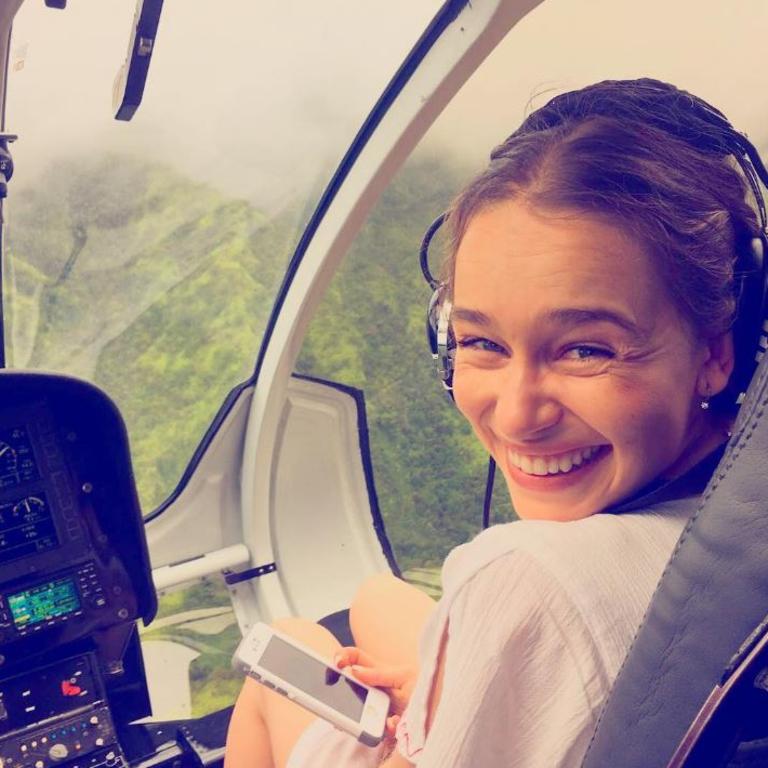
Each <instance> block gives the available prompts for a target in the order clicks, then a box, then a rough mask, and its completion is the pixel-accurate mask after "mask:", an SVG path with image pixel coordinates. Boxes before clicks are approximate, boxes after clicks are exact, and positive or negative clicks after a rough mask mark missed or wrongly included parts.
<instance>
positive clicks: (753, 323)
mask: <svg viewBox="0 0 768 768" xmlns="http://www.w3.org/2000/svg"><path fill="white" fill-rule="evenodd" d="M630 86H631V87H630ZM619 95H620V98H616V97H617V96H619ZM595 117H606V118H611V119H613V120H616V119H618V120H624V121H631V122H637V121H641V122H642V123H644V124H646V125H650V126H652V127H654V128H657V129H658V130H661V131H663V132H664V133H667V134H669V135H671V136H673V137H675V138H677V139H679V140H681V141H683V142H685V143H686V144H688V145H690V146H692V147H693V148H694V149H697V150H698V151H700V152H702V153H704V154H712V155H715V156H718V157H723V158H725V157H727V156H729V155H730V156H732V157H733V158H734V159H735V160H736V162H737V163H738V165H739V167H740V169H741V171H742V173H743V174H744V177H745V178H746V179H747V182H748V184H749V186H750V189H751V191H752V195H753V197H754V200H755V204H756V206H757V211H758V215H759V218H760V235H759V237H756V238H753V239H752V241H751V243H750V247H749V252H747V253H741V252H740V253H739V254H738V257H737V264H736V269H735V272H734V282H735V289H736V295H737V300H738V308H737V316H736V320H735V323H734V332H735V333H736V335H737V336H738V337H739V338H741V336H746V337H747V338H748V344H749V346H750V347H751V348H752V349H754V350H755V360H756V361H758V362H759V360H760V359H761V357H762V356H763V354H764V352H765V350H766V348H768V330H767V329H766V328H765V326H764V321H765V317H766V309H767V308H768V307H767V304H766V296H767V295H768V264H767V262H768V258H766V256H767V255H768V239H767V238H766V229H768V219H767V214H766V206H765V201H764V199H763V195H762V192H761V191H760V183H759V181H762V182H763V184H764V185H766V186H768V171H767V170H766V168H765V165H764V164H763V161H762V160H761V158H760V155H759V153H758V152H757V150H756V149H755V147H754V145H753V144H752V143H751V142H750V141H749V139H748V138H747V137H746V136H745V135H744V134H742V133H739V132H738V131H737V130H736V129H735V128H733V126H732V125H731V124H730V122H729V121H728V119H727V118H726V117H725V115H724V114H723V113H722V112H720V111H719V110H718V109H716V108H715V107H713V106H712V105H711V104H708V103H707V102H706V101H704V100H703V99H700V98H698V97H696V96H693V95H692V94H689V93H687V92H685V91H681V90H678V89H677V88H675V87H674V86H670V85H667V84H666V83H662V82H660V81H658V80H652V79H650V78H644V79H640V80H607V81H604V82H602V83H597V84H596V85H592V86H588V87H586V88H583V89H581V90H579V91H571V92H569V93H564V94H562V95H560V96H556V97H555V98H553V99H551V100H550V101H549V102H547V104H545V105H544V106H543V107H541V108H540V109H538V110H536V111H535V112H533V113H532V114H531V115H529V116H528V117H527V118H526V119H525V121H524V122H523V123H522V125H521V126H520V127H519V128H518V129H517V130H516V131H515V132H514V133H513V134H511V136H510V137H509V138H508V139H507V141H506V142H504V144H502V145H500V146H499V147H497V148H496V149H494V150H493V152H492V153H491V157H490V160H491V165H493V164H494V162H495V161H497V160H498V161H500V160H503V159H504V156H505V147H506V146H507V144H508V142H509V141H511V140H513V139H516V138H522V137H524V136H527V135H529V134H531V133H536V132H539V131H545V130H549V129H551V128H555V127H557V126H559V125H562V124H564V123H567V122H572V121H573V122H583V121H584V120H588V119H590V118H595ZM446 218H447V213H441V214H440V215H439V216H438V217H437V218H436V219H435V220H434V221H433V222H432V224H430V226H429V228H428V229H427V231H426V233H425V235H424V238H423V240H422V243H421V248H420V251H419V256H420V264H421V271H422V273H423V275H424V278H425V279H426V281H427V283H429V285H430V287H431V288H432V290H433V294H432V297H431V299H430V303H429V310H428V312H427V337H428V341H429V345H430V349H431V351H432V356H433V358H434V359H435V360H436V361H437V367H438V375H439V377H440V380H441V381H442V383H443V386H444V387H445V389H446V391H447V392H448V394H449V395H450V396H451V397H453V395H452V386H453V354H454V352H455V346H456V345H455V340H454V339H453V334H452V332H451V330H450V303H449V302H448V288H447V285H446V284H445V283H442V282H440V281H439V280H438V279H437V278H435V277H434V275H433V274H432V272H431V271H430V269H429V246H430V243H431V241H432V239H433V238H434V236H435V235H436V234H437V231H438V230H439V229H440V227H441V226H442V225H443V223H444V222H445V220H446ZM752 370H753V369H752V368H751V367H750V366H746V367H743V369H742V370H737V371H735V372H734V376H733V377H732V378H733V384H734V387H735V390H736V391H735V392H734V393H732V394H733V396H734V399H735V401H736V403H737V404H739V403H740V402H741V400H742V399H743V396H744V393H745V391H746V388H747V386H748V384H749V380H750V379H751V375H752Z"/></svg>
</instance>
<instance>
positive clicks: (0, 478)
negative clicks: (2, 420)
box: [0, 427, 39, 490]
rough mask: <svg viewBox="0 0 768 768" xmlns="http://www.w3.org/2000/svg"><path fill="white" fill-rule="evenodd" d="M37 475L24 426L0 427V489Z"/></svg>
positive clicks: (14, 485)
mask: <svg viewBox="0 0 768 768" xmlns="http://www.w3.org/2000/svg"><path fill="white" fill-rule="evenodd" d="M38 477H39V473H38V471H37V465H36V464H35V457H34V454H33V452H32V445H31V443H30V440H29V435H28V434H27V430H26V429H25V428H24V427H11V428H10V429H0V490H2V489H3V488H14V487H16V486H17V485H22V484H23V483H27V482H29V481H31V480H36V479H37V478H38Z"/></svg>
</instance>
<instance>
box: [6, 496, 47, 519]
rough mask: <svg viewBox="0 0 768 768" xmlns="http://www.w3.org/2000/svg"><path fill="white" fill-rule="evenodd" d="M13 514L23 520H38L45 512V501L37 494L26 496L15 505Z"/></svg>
mask: <svg viewBox="0 0 768 768" xmlns="http://www.w3.org/2000/svg"><path fill="white" fill-rule="evenodd" d="M13 514H14V515H16V516H17V517H18V518H19V519H22V520H35V521H37V520H38V519H39V518H40V517H41V516H42V515H43V514H45V502H44V501H43V500H42V499H41V498H38V497H37V496H26V497H25V498H23V499H22V500H21V501H20V502H18V504H15V505H14V507H13Z"/></svg>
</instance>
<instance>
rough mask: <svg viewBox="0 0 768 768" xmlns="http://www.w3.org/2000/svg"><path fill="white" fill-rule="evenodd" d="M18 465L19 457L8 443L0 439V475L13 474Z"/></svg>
mask: <svg viewBox="0 0 768 768" xmlns="http://www.w3.org/2000/svg"><path fill="white" fill-rule="evenodd" d="M18 466H19V457H18V456H17V455H16V451H14V450H13V448H11V446H10V445H8V443H6V442H3V441H2V440H0V477H4V476H5V475H14V474H16V473H17V469H18Z"/></svg>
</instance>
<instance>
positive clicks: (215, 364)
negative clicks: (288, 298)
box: [4, 157, 511, 714]
mask: <svg viewBox="0 0 768 768" xmlns="http://www.w3.org/2000/svg"><path fill="white" fill-rule="evenodd" d="M462 175H463V172H462V171H461V169H457V168H454V167H452V166H451V165H450V164H447V163H445V162H444V161H441V160H438V159H436V158H426V157H422V158H418V159H416V160H413V161H412V162H411V163H410V164H409V165H408V166H407V167H406V168H405V169H404V170H403V171H402V172H401V173H400V174H399V175H398V177H397V178H396V180H395V181H394V183H393V184H392V185H391V186H390V188H389V189H388V191H387V192H386V194H385V195H384V196H383V199H382V200H381V201H380V203H379V205H378V206H377V207H376V209H375V211H374V213H373V214H372V216H371V217H370V219H369V221H367V222H366V224H365V226H364V228H363V230H362V232H361V234H360V235H359V237H358V238H357V239H356V241H355V243H354V247H353V248H352V251H351V253H350V254H349V256H348V257H347V259H346V260H345V262H344V264H343V265H342V267H341V269H340V270H339V272H338V274H337V276H336V277H335V279H334V280H333V282H332V284H331V286H330V288H329V290H328V292H327V294H326V296H325V298H324V301H323V303H322V305H321V307H320V309H319V311H318V313H317V315H316V316H315V318H314V319H313V322H312V324H311V327H310V329H309V332H308V335H307V338H306V341H305V343H304V346H303V348H302V350H301V353H300V356H299V360H298V363H297V371H298V372H300V373H305V374H311V375H313V376H317V377H320V378H324V379H330V380H334V381H339V382H342V383H345V384H348V385H352V386H355V387H357V388H359V389H361V390H363V392H364V393H365V398H366V405H367V411H368V421H369V430H370V441H371V450H372V459H373V467H374V474H375V481H376V486H377V490H378V497H379V504H380V508H381V511H382V514H383V516H384V519H385V522H386V528H387V533H388V535H389V537H390V540H391V542H392V544H393V546H394V549H395V553H396V555H397V558H398V561H399V563H400V565H401V567H402V568H403V569H404V570H405V569H410V570H408V572H407V575H408V576H409V578H411V579H412V580H413V581H414V583H418V584H419V585H420V586H421V587H422V588H424V589H426V590H427V591H430V592H431V593H433V594H436V593H437V591H438V590H439V580H438V577H437V573H436V566H438V565H439V563H440V562H441V561H442V559H443V558H444V556H445V554H446V552H447V551H448V550H449V549H450V548H451V547H453V546H455V545H456V544H458V543H460V542H462V541H466V540H467V539H468V538H470V537H471V536H473V535H474V533H475V532H476V531H477V529H478V528H479V522H480V509H481V503H482V497H483V493H484V480H485V471H486V457H485V456H484V454H483V452H482V450H480V448H479V447H478V445H477V444H476V441H475V440H474V438H473V437H472V435H471V434H470V432H469V430H468V428H467V426H466V425H465V424H464V422H463V420H462V418H461V417H460V415H459V414H458V413H457V411H456V409H455V408H454V407H453V406H452V405H451V404H450V402H449V400H448V399H447V397H446V396H445V394H444V393H443V392H442V390H441V387H440V385H439V383H438V381H437V378H436V376H435V374H434V369H433V363H432V360H431V358H430V355H429V353H428V351H427V348H426V343H425V329H424V322H425V308H426V304H427V301H428V299H429V293H430V291H429V288H428V287H427V286H426V284H425V283H424V281H423V279H422V277H421V273H420V270H419V266H418V247H419V243H420V240H421V236H422V233H423V231H424V229H425V227H426V225H427V224H428V223H429V222H430V221H431V220H432V218H433V217H434V215H435V214H436V213H438V212H439V211H441V210H443V208H444V207H445V205H446V204H447V202H448V200H449V197H450V195H451V194H452V191H453V190H455V189H456V188H457V187H458V186H459V184H460V179H461V177H462ZM305 219H306V211H304V210H302V209H301V207H300V206H299V204H298V203H297V204H296V205H293V206H292V205H287V206H285V207H284V208H283V209H282V210H281V211H279V212H277V213H272V214H270V215H267V214H265V213H264V212H262V211H259V210H257V209H256V208H254V207H253V206H252V205H250V204H249V203H247V202H245V201H242V200H231V199H226V198H225V197H224V196H222V195H221V194H220V193H219V192H217V191H216V190H214V189H211V188H210V187H207V186H205V185H202V184H199V183H195V182H193V181H191V180H189V179H186V178H183V177H181V176H179V175H178V174H176V173H175V172H174V171H172V170H170V169H168V168H166V167H162V166H158V165H151V164H148V163H146V162H144V161H141V160H137V159H135V158H130V157H103V158H101V159H99V160H89V161H82V160H79V161H74V160H73V161H70V162H68V163H61V164H59V165H58V166H56V167H54V168H51V169H50V171H49V173H48V174H47V176H46V177H45V178H44V179H42V180H41V181H40V182H39V183H37V184H36V185H35V186H34V187H33V188H28V189H22V190H17V191H16V195H15V197H14V198H13V200H12V207H11V216H10V227H9V236H10V239H9V254H10V259H9V260H8V262H7V267H8V268H7V270H6V273H5V275H4V278H5V279H4V305H5V317H6V323H7V327H6V334H7V338H9V339H10V341H11V344H10V358H11V364H12V365H15V366H18V367H29V368H44V369H50V370H58V371H65V372H69V373H72V374H74V375H77V376H81V377H83V378H87V379H90V380H91V381H94V382H95V383H96V384H98V385H99V386H101V387H102V388H104V389H105V390H106V391H107V392H108V393H109V394H110V395H111V396H112V397H113V398H114V399H115V400H116V402H117V404H118V405H119V407H120V409H121V411H122V413H123V415H124V417H125V419H126V422H127V425H128V428H129V433H130V436H131V447H132V452H133V459H134V468H135V472H136V477H137V481H138V485H139V492H140V497H141V500H142V504H143V506H144V508H145V509H146V510H151V509H153V508H154V507H156V506H157V505H158V504H159V503H161V502H162V501H163V500H164V499H165V498H166V497H167V495H168V494H169V493H170V492H171V491H172V490H173V489H174V487H175V485H176V483H177V482H178V480H179V478H180V476H181V474H182V472H183V470H184V468H185V466H186V464H187V463H188V461H189V459H190V457H191V455H192V453H193V451H194V449H195V447H196V446H197V444H198V443H199V441H200V439H201V437H202V436H203V434H204V432H205V430H206V428H207V427H208V425H209V424H210V422H211V420H212V419H213V417H214V415H215V413H216V411H217V410H218V408H219V406H220V405H221V403H222V401H223V400H224V398H225V396H226V394H227V392H228V391H229V390H230V389H231V388H232V387H234V386H235V385H237V384H238V383H239V382H241V381H243V380H244V379H246V378H247V377H248V376H249V375H250V373H251V370H252V367H253V363H254V360H255V357H256V354H257V351H258V346H259V343H260V340H261V335H262V333H263V329H264V327H265V324H266V319H267V317H268V314H269V311H270V309H271V305H272V302H273V299H274V296H275V293H276V291H277V286H278V285H279V283H280V281H281V280H282V277H283V273H284V269H285V265H286V263H287V260H288V258H289V256H290V253H291V251H292V249H293V247H294V244H295V241H296V239H297V235H298V226H299V225H300V224H301V223H302V222H303V221H304V220H305ZM496 496H497V509H496V510H495V518H496V519H497V520H498V519H505V518H507V517H509V516H510V515H511V511H510V509H509V507H508V505H507V504H506V502H505V501H504V499H505V497H506V494H505V493H503V492H501V490H500V492H498V493H497V494H496ZM228 604H229V599H228V595H227V592H226V589H225V588H224V587H223V585H221V584H220V583H219V582H218V581H212V580H206V581H203V582H201V583H200V584H197V585H195V586H193V587H191V588H189V589H185V590H181V591H177V592H172V593H170V594H168V595H164V596H163V597H162V599H161V602H160V614H159V616H158V619H161V620H165V623H163V621H160V622H159V626H158V627H157V628H150V630H149V631H148V632H147V633H145V639H168V640H172V641H174V642H178V643H182V644H184V645H186V646H188V647H190V648H192V649H194V650H196V651H197V652H198V654H199V655H198V656H197V658H195V660H194V661H193V662H192V664H191V667H190V685H191V689H192V696H193V713H194V714H199V713H201V712H205V711H210V710H212V709H216V708H218V707H220V706H223V705H225V704H228V703H230V702H231V700H232V698H233V697H234V694H235V692H236V691H237V689H238V687H239V685H240V677H239V675H237V674H235V673H233V672H232V670H231V669H230V662H229V660H230V657H231V654H232V651H233V650H234V646H235V644H236V642H237V639H238V637H239V633H238V630H237V626H236V624H235V623H234V621H233V622H231V623H230V624H229V625H228V626H226V628H225V629H223V630H221V631H219V632H215V633H211V632H209V631H205V632H203V631H198V629H196V627H197V628H199V627H200V626H201V625H199V624H195V621H196V620H195V619H194V618H190V617H189V616H181V617H180V618H179V619H178V621H177V620H175V619H173V617H174V616H180V615H181V614H185V612H189V611H195V610H199V609H212V608H215V607H221V608H222V610H226V606H227V605H228ZM232 618H233V619H234V617H232ZM153 626H154V625H153Z"/></svg>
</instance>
